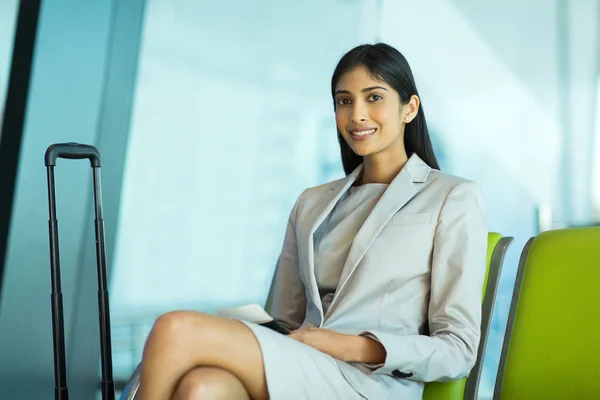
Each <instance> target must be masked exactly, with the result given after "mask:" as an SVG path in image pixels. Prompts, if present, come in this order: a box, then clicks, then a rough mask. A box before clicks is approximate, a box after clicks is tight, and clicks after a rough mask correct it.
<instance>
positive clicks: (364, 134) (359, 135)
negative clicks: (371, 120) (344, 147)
mask: <svg viewBox="0 0 600 400" xmlns="http://www.w3.org/2000/svg"><path fill="white" fill-rule="evenodd" d="M375 131H377V128H373V129H365V130H362V131H352V132H350V135H351V136H352V137H353V138H354V139H357V140H362V139H367V138H369V137H371V136H372V135H373V134H374V133H375Z"/></svg>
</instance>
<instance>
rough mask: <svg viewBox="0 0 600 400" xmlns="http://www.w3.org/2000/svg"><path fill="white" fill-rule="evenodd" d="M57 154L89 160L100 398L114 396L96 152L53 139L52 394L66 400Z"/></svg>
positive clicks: (48, 162)
mask: <svg viewBox="0 0 600 400" xmlns="http://www.w3.org/2000/svg"><path fill="white" fill-rule="evenodd" d="M57 158H67V159H72V160H80V159H84V158H87V159H89V160H90V163H91V166H92V170H93V181H94V205H95V212H94V213H95V217H96V218H95V221H94V222H95V231H96V263H97V268H98V316H99V326H100V352H101V361H102V363H101V367H102V399H103V400H114V398H115V386H114V381H113V373H112V349H111V347H112V346H111V335H110V309H109V302H108V283H107V276H106V246H105V243H104V216H103V212H102V190H101V188H102V184H101V179H100V152H99V151H98V149H96V148H95V147H94V146H90V145H87V144H79V143H73V142H70V143H56V144H53V145H50V147H48V149H47V150H46V154H45V161H46V169H47V175H48V208H49V221H48V228H49V238H50V271H51V283H52V294H51V304H52V335H53V350H54V381H55V386H54V398H55V399H56V400H68V399H69V390H68V388H67V368H66V360H65V359H66V354H65V329H64V317H63V299H62V288H61V274H60V255H59V240H58V219H57V216H56V195H55V182H54V168H55V166H56V159H57Z"/></svg>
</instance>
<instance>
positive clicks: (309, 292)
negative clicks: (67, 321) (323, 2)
mask: <svg viewBox="0 0 600 400" xmlns="http://www.w3.org/2000/svg"><path fill="white" fill-rule="evenodd" d="M331 91H332V96H333V100H334V109H335V117H336V124H337V128H338V137H339V142H340V147H341V154H342V161H343V164H344V169H345V171H346V174H347V176H346V178H344V179H341V180H338V181H335V182H330V183H327V184H324V185H321V186H318V187H314V188H310V189H307V190H305V191H304V192H303V193H302V194H301V195H300V197H299V198H298V200H297V202H296V204H295V206H294V208H293V210H292V212H291V215H290V219H289V222H288V227H287V231H286V235H285V240H284V243H283V249H282V252H281V256H280V259H279V263H278V266H277V274H276V281H275V282H276V283H275V287H274V300H273V310H272V314H273V316H274V317H275V318H279V319H282V320H284V321H285V322H286V323H287V324H288V325H289V326H290V327H291V328H292V329H294V330H293V332H292V333H291V334H290V335H289V336H284V335H281V334H278V333H276V332H273V331H271V330H268V329H266V328H263V327H262V326H258V325H254V324H251V323H245V322H241V321H237V320H228V319H223V318H220V317H215V316H211V315H206V314H202V313H198V312H184V311H181V312H173V313H168V314H165V315H163V316H161V317H159V318H158V320H157V321H156V323H155V325H154V327H153V329H152V332H151V334H150V336H149V337H148V340H147V343H146V346H145V349H144V355H143V360H142V366H143V367H142V377H141V386H140V396H141V398H142V400H159V399H160V400H164V399H170V398H172V399H195V398H198V399H216V398H218V399H250V398H251V399H267V398H271V399H274V400H278V399H308V398H314V399H363V398H368V399H387V398H389V399H419V398H421V397H422V390H423V382H427V381H434V380H441V381H443V380H451V379H457V378H461V377H464V376H466V375H467V374H468V372H469V370H470V369H471V368H472V366H473V365H474V363H475V359H476V351H477V346H478V343H479V329H480V328H479V324H480V304H481V291H482V284H483V278H484V271H485V253H486V245H487V227H486V223H485V219H484V216H483V205H482V198H481V193H480V190H479V188H478V187H477V186H476V185H475V184H474V183H473V182H470V181H467V180H464V179H461V178H458V177H454V176H451V175H448V174H444V173H442V172H440V171H439V167H438V165H437V161H436V159H435V156H434V154H433V150H432V146H431V143H430V139H429V135H428V132H427V125H426V122H425V115H424V113H423V106H422V105H421V100H420V98H419V95H418V92H417V89H416V87H415V83H414V79H413V76H412V72H411V70H410V67H409V65H408V63H407V62H406V60H405V59H404V57H403V56H402V55H401V54H400V53H399V52H398V51H397V50H395V49H394V48H392V47H390V46H388V45H385V44H381V43H380V44H375V45H362V46H358V47H356V48H354V49H352V50H351V51H350V52H348V53H347V54H346V55H345V56H344V57H343V58H342V59H341V60H340V62H339V64H338V66H337V68H336V70H335V72H334V74H333V78H332V81H331Z"/></svg>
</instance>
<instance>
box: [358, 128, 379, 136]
mask: <svg viewBox="0 0 600 400" xmlns="http://www.w3.org/2000/svg"><path fill="white" fill-rule="evenodd" d="M372 133H375V129H369V130H368V131H358V132H352V134H353V135H354V136H365V135H370V134H372Z"/></svg>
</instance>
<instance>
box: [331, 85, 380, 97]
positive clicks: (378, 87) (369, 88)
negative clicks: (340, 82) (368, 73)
mask: <svg viewBox="0 0 600 400" xmlns="http://www.w3.org/2000/svg"><path fill="white" fill-rule="evenodd" d="M375 89H381V90H385V91H386V92H387V91H388V90H387V89H386V88H384V87H383V86H370V87H367V88H364V89H363V90H361V93H366V92H370V91H371V90H375ZM338 94H352V93H350V92H349V91H348V90H336V92H335V94H334V96H337V95H338Z"/></svg>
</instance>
